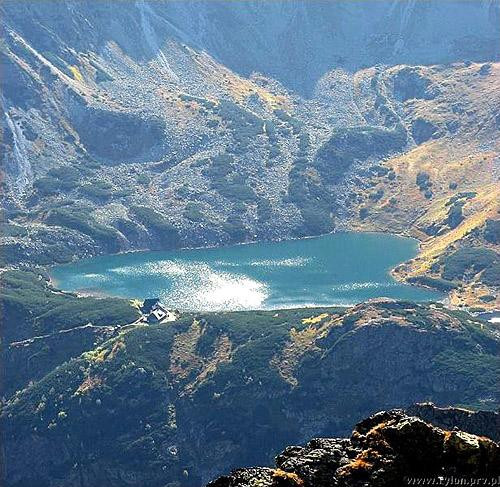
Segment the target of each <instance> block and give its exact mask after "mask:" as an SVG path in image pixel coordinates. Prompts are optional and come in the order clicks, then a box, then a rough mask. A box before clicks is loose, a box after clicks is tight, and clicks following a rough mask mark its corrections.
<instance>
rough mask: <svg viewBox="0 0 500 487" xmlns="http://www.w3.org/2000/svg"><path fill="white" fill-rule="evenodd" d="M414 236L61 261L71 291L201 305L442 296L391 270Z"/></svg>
mask: <svg viewBox="0 0 500 487" xmlns="http://www.w3.org/2000/svg"><path fill="white" fill-rule="evenodd" d="M416 252H417V242H416V241H415V240H412V239H407V238H401V237H395V236H391V235H386V234H376V233H338V234H332V235H325V236H322V237H317V238H310V239H303V240H291V241H283V242H269V243H268V242H266V243H255V244H249V245H237V246H233V247H224V248H216V249H189V250H179V251H172V252H134V253H128V254H121V255H111V256H101V257H96V258H93V259H87V260H82V261H79V262H77V263H75V264H69V265H63V266H57V267H54V268H53V269H52V271H51V275H52V278H53V279H54V280H55V282H56V284H57V285H58V286H59V287H60V288H61V289H64V290H67V291H79V292H85V293H89V294H97V295H102V294H104V295H113V296H121V297H127V298H139V299H144V298H147V297H160V298H161V299H162V301H163V302H164V303H165V304H166V305H168V306H171V307H175V308H179V309H184V310H196V311H202V310H203V311H215V310H239V309H275V308H287V307H298V306H316V305H318V306H324V305H351V304H354V303H358V302H361V301H366V300H367V299H370V298H375V297H390V298H395V299H408V300H413V301H428V300H438V299H441V298H442V295H441V294H439V293H437V292H434V291H431V290H427V289H422V288H418V287H415V286H409V285H405V284H401V283H398V282H396V281H395V280H394V279H393V278H392V277H391V276H390V275H389V270H390V269H391V268H393V267H395V266H396V265H398V264H399V263H401V262H403V261H405V260H408V259H410V258H412V257H414V256H415V254H416Z"/></svg>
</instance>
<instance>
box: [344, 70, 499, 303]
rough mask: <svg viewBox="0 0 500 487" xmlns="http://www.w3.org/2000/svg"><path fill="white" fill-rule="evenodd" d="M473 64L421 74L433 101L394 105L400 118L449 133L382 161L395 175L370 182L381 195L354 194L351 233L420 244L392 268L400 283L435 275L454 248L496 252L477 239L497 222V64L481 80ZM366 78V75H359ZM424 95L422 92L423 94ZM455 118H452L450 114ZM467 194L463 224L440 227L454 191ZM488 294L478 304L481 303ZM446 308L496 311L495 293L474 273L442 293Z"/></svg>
mask: <svg viewBox="0 0 500 487" xmlns="http://www.w3.org/2000/svg"><path fill="white" fill-rule="evenodd" d="M399 69H401V68H398V67H396V68H392V70H389V73H388V74H387V75H386V76H387V79H386V83H388V84H389V83H390V82H391V79H393V77H394V74H397V72H398V70H399ZM479 70H480V65H476V64H472V65H470V66H465V65H462V66H458V65H457V66H451V67H444V68H440V67H429V68H421V72H422V73H423V76H424V77H425V78H426V79H428V80H429V81H430V86H431V91H432V90H433V91H434V92H438V95H437V96H435V97H434V98H433V99H409V100H407V101H405V102H403V104H402V112H403V113H402V116H403V117H404V118H405V119H406V120H410V121H411V120H414V119H415V118H424V119H425V120H428V121H430V122H432V123H433V124H435V126H436V127H438V130H444V129H445V127H446V126H447V124H448V126H449V125H450V124H457V123H458V128H457V129H456V131H455V133H453V134H451V133H449V132H447V133H446V134H445V135H444V136H441V137H440V138H437V139H434V138H431V139H430V140H428V141H426V142H424V143H422V144H421V145H417V146H416V147H414V148H413V149H411V150H409V151H408V152H406V153H404V154H402V155H399V156H396V157H393V158H391V159H389V160H387V161H386V162H385V166H386V167H388V168H391V169H392V170H393V171H394V173H395V175H396V177H395V179H393V180H391V179H389V178H387V177H382V178H378V179H375V181H374V187H373V191H377V190H383V192H384V196H383V197H382V198H381V199H380V200H378V201H374V200H372V199H370V198H368V195H367V194H365V193H361V194H360V196H361V199H362V201H361V202H360V203H359V205H358V211H359V209H361V208H366V209H367V210H368V211H367V216H365V217H364V218H359V216H358V218H356V217H355V218H354V220H353V222H352V225H351V226H352V228H353V229H355V230H383V231H389V232H396V233H401V234H406V235H412V236H414V237H417V238H418V239H420V240H421V242H422V245H421V250H420V253H419V255H418V256H417V257H416V258H415V259H414V260H412V261H410V262H409V263H408V264H407V265H404V266H402V267H401V268H400V269H397V271H396V272H395V275H396V276H397V277H400V278H403V279H406V278H409V277H416V276H422V275H427V276H433V277H440V275H439V273H433V272H432V271H431V270H430V269H431V267H432V264H433V263H435V262H436V261H437V260H439V259H440V258H443V257H444V256H447V255H449V254H450V253H452V252H453V251H454V250H456V249H457V248H460V247H463V246H472V247H477V248H490V249H492V250H495V251H496V252H498V250H499V249H498V245H497V244H494V243H491V242H488V241H486V240H485V239H484V238H483V237H482V235H481V234H482V232H483V231H484V226H485V223H486V221H487V220H498V214H499V211H500V206H499V202H500V187H499V185H498V180H497V175H496V171H495V165H496V164H498V162H497V159H498V153H499V150H500V139H499V129H498V120H497V118H496V117H498V110H499V109H500V107H499V105H500V103H499V102H498V100H499V99H500V65H499V64H492V65H491V68H490V71H489V72H488V74H485V75H481V74H479ZM366 75H367V76H368V75H369V73H367V74H366ZM428 91H429V90H428ZM457 112H458V113H457ZM422 172H425V173H426V174H428V175H429V178H430V181H431V183H432V185H431V186H430V187H429V190H430V191H431V192H432V196H431V197H430V198H428V197H426V195H425V190H422V189H420V188H419V187H418V186H417V184H416V179H417V175H418V174H419V173H422ZM470 192H473V193H475V195H474V196H473V197H472V198H469V199H467V200H466V201H464V205H463V209H462V213H463V217H464V219H463V221H462V222H461V223H460V224H459V225H458V226H456V228H451V227H450V226H447V225H446V224H445V222H446V218H447V213H448V211H449V202H450V200H451V199H452V198H453V197H456V196H457V195H459V194H460V193H470ZM432 225H437V226H439V225H441V226H442V230H441V232H440V233H439V234H438V235H434V236H431V235H428V234H426V229H427V228H428V227H430V226H432ZM488 295H494V296H496V299H494V300H491V301H489V302H484V301H482V300H481V297H484V296H488ZM450 301H451V304H452V305H455V306H457V305H458V306H460V305H467V306H481V307H482V308H490V309H495V308H498V307H499V306H500V297H499V295H498V288H497V287H495V286H488V285H485V284H484V283H483V282H482V280H481V275H474V276H471V278H470V279H465V280H464V283H463V285H461V286H460V287H459V289H457V290H454V291H453V292H452V293H451V294H450Z"/></svg>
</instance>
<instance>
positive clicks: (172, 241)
mask: <svg viewBox="0 0 500 487" xmlns="http://www.w3.org/2000/svg"><path fill="white" fill-rule="evenodd" d="M130 210H131V212H132V213H133V214H134V215H135V216H136V217H137V219H138V220H139V221H140V222H141V223H142V224H143V225H144V226H145V227H146V228H147V229H149V230H151V231H152V232H154V233H155V234H156V235H157V237H158V239H159V240H160V243H161V246H162V248H164V249H171V248H174V247H176V246H177V245H178V244H179V232H178V230H177V229H176V228H175V227H174V226H173V225H172V224H171V223H170V222H169V221H168V220H167V219H166V218H165V217H164V216H163V215H162V214H161V213H158V212H157V211H155V210H153V209H152V208H148V207H146V206H131V207H130Z"/></svg>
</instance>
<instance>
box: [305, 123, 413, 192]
mask: <svg viewBox="0 0 500 487" xmlns="http://www.w3.org/2000/svg"><path fill="white" fill-rule="evenodd" d="M406 142H407V135H406V131H405V130H404V129H403V128H402V127H397V128H395V129H392V130H389V129H386V128H381V127H348V128H341V129H335V130H334V131H333V133H332V136H331V137H330V139H329V140H328V141H327V142H326V143H324V144H323V146H322V147H321V148H320V149H319V151H318V153H317V156H316V159H315V165H316V167H317V169H318V171H319V172H320V174H321V175H322V177H323V178H324V179H325V180H326V181H329V182H332V183H337V182H339V181H340V180H341V179H342V178H343V176H344V174H345V173H346V171H347V170H348V169H349V168H350V167H351V165H352V164H353V163H354V162H355V161H364V160H366V159H368V158H371V157H382V156H384V155H386V154H390V153H393V152H396V151H399V150H401V149H403V147H404V146H405V145H406Z"/></svg>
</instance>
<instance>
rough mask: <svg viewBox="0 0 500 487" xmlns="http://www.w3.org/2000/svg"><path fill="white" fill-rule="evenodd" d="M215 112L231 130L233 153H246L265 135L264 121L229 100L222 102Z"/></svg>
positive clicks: (214, 109)
mask: <svg viewBox="0 0 500 487" xmlns="http://www.w3.org/2000/svg"><path fill="white" fill-rule="evenodd" d="M213 111H214V112H215V113H216V114H218V115H219V116H220V117H221V118H222V119H223V120H225V121H226V122H227V124H228V125H229V127H230V128H231V131H232V134H233V139H234V144H233V145H232V146H231V151H232V152H234V153H236V154H242V153H245V152H246V151H247V149H248V147H249V145H250V144H251V143H252V142H253V140H254V139H255V137H256V136H257V135H259V134H262V133H263V128H264V121H263V120H262V119H260V118H259V117H257V116H256V115H254V114H253V113H252V112H250V111H248V110H244V109H243V108H241V107H239V106H238V105H236V103H233V102H232V101H229V100H221V101H220V102H219V104H218V105H217V106H216V107H215V108H213Z"/></svg>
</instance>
